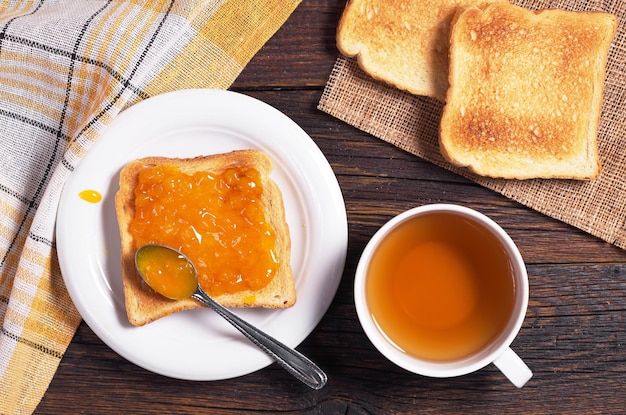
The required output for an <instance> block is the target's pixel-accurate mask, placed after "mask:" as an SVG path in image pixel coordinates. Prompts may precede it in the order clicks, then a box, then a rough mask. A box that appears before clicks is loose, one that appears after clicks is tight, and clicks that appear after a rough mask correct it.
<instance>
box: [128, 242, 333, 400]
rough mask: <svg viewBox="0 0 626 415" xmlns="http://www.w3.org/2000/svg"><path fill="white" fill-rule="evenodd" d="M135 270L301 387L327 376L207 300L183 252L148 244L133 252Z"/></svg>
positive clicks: (321, 381) (321, 384)
mask: <svg viewBox="0 0 626 415" xmlns="http://www.w3.org/2000/svg"><path fill="white" fill-rule="evenodd" d="M135 268H136V269H137V272H138V273H139V275H140V276H141V278H143V280H144V281H145V282H146V283H147V284H148V285H149V286H150V287H151V288H152V289H153V290H154V291H156V292H157V293H159V294H161V295H163V296H164V297H167V298H170V299H173V300H181V299H183V298H194V299H195V300H197V301H199V302H200V303H201V304H203V305H205V306H206V307H209V308H211V309H212V310H214V311H215V312H217V313H218V314H219V315H220V316H222V317H223V318H224V319H225V320H226V321H228V322H229V323H230V324H232V325H233V326H234V327H235V328H236V329H237V330H239V331H240V332H241V333H242V334H243V335H244V336H245V337H246V338H247V339H248V340H250V341H251V342H252V343H253V344H254V345H256V346H257V347H258V348H259V349H261V350H262V351H263V352H265V353H266V354H267V355H269V356H270V357H271V358H272V359H273V360H274V361H276V363H278V364H279V365H280V366H282V367H283V368H284V369H286V370H287V371H288V372H289V373H291V374H292V375H293V376H295V377H296V378H297V379H298V380H300V381H301V382H302V383H304V384H305V385H307V386H309V387H311V388H313V389H316V390H317V389H321V388H323V387H324V385H325V384H326V382H327V380H328V377H327V376H326V373H324V372H323V371H322V370H321V369H320V368H319V367H318V366H317V365H316V364H315V363H313V362H312V361H311V360H310V359H308V358H307V357H306V356H304V355H303V354H301V353H300V352H298V351H296V350H294V349H292V348H290V347H288V346H286V345H285V344H283V343H281V342H280V341H278V340H276V339H275V338H273V337H272V336H270V335H269V334H267V333H265V332H263V331H262V330H260V329H258V328H257V327H255V326H253V325H251V324H250V323H248V322H247V321H245V320H243V319H241V318H240V317H239V316H237V315H236V314H234V313H232V312H231V311H230V310H228V309H227V308H225V307H224V306H222V305H221V304H219V303H218V302H217V301H215V300H214V299H213V298H211V297H210V296H209V295H208V294H207V293H206V292H205V291H204V290H203V289H202V287H200V284H198V274H197V272H196V268H195V267H194V265H193V263H192V262H191V261H190V260H189V258H187V257H186V256H185V255H184V254H183V253H181V252H179V251H177V250H175V249H173V248H170V247H168V246H165V245H159V244H148V245H143V246H141V247H140V248H139V249H138V250H137V252H136V253H135Z"/></svg>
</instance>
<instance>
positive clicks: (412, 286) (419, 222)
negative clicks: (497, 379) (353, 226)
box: [354, 204, 532, 387]
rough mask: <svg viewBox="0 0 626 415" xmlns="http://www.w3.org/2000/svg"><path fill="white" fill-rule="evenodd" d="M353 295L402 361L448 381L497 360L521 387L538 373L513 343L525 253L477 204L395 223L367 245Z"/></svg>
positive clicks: (418, 212) (385, 346)
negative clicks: (477, 209)
mask: <svg viewBox="0 0 626 415" xmlns="http://www.w3.org/2000/svg"><path fill="white" fill-rule="evenodd" d="M354 291H355V292H354V294H355V305H356V309H357V314H358V316H359V320H360V322H361V325H362V326H363V329H364V330H365V333H366V334H367V336H368V337H369V339H370V340H371V341H372V343H373V344H374V346H375V347H376V348H377V349H378V350H379V351H380V352H381V353H382V354H383V355H384V356H385V357H387V358H388V359H389V360H391V361H392V362H394V363H396V364H397V365H399V366H400V367H403V368H405V369H407V370H409V371H411V372H414V373H418V374H421V375H425V376H432V377H450V376H459V375H464V374H467V373H470V372H473V371H476V370H478V369H480V368H482V367H484V366H486V365H487V364H489V363H492V362H493V363H494V364H495V365H496V366H497V367H498V368H499V369H500V370H501V371H502V372H503V373H504V374H505V375H506V376H507V377H508V378H509V379H510V380H511V382H512V383H513V384H515V385H516V386H517V387H522V386H523V385H524V384H525V383H526V382H527V381H528V380H529V379H530V377H531V376H532V372H531V371H530V369H529V368H528V367H527V366H526V364H525V363H524V362H523V361H522V360H521V359H520V358H519V357H518V356H517V355H516V354H515V353H514V352H513V351H512V350H511V348H510V344H511V343H512V341H513V340H514V338H515V336H516V335H517V333H518V331H519V329H520V327H521V325H522V322H523V320H524V316H525V314H526V308H527V305H528V276H527V274H526V268H525V266H524V262H523V259H522V257H521V255H520V253H519V251H518V249H517V247H516V246H515V244H514V243H513V241H512V240H511V238H510V237H509V236H508V235H507V234H506V232H504V230H503V229H502V228H501V227H500V226H499V225H497V224H496V223H495V222H494V221H492V220H491V219H489V218H488V217H486V216H485V215H483V214H481V213H479V212H477V211H475V210H472V209H469V208H466V207H462V206H457V205H448V204H433V205H425V206H421V207H417V208H414V209H411V210H409V211H406V212H404V213H402V214H400V215H398V216H396V217H395V218H393V219H392V220H390V221H389V222H388V223H386V224H385V225H384V226H383V227H382V228H381V229H380V230H379V231H378V232H377V233H376V234H375V235H374V236H373V237H372V239H371V240H370V242H369V243H368V245H367V246H366V248H365V250H364V251H363V254H362V256H361V259H360V261H359V264H358V267H357V272H356V278H355V287H354Z"/></svg>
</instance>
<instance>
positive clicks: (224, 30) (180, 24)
mask: <svg viewBox="0 0 626 415" xmlns="http://www.w3.org/2000/svg"><path fill="white" fill-rule="evenodd" d="M299 3H300V0H204V1H203V0H178V1H177V0H163V1H157V0H153V1H149V0H144V1H132V0H126V1H124V0H109V1H105V0H39V1H36V0H13V1H1V0H0V143H1V146H2V148H1V151H0V257H1V262H0V323H1V325H2V328H1V331H0V413H2V414H27V413H32V412H33V411H34V409H35V408H36V406H37V404H38V403H39V401H40V400H41V397H42V396H43V394H44V393H45V391H46V389H47V388H48V385H49V383H50V381H51V379H52V377H53V376H54V373H55V371H56V369H57V367H58V364H59V361H60V360H61V358H62V356H63V353H64V352H65V350H66V348H67V346H68V344H69V343H70V341H71V339H72V337H73V335H74V332H75V330H76V328H77V326H78V324H79V323H80V320H81V319H80V315H79V314H78V312H77V310H76V309H75V308H74V306H73V304H72V301H71V299H70V297H69V295H68V293H67V291H66V289H65V286H64V283H63V279H62V277H61V273H60V270H59V266H58V263H57V259H56V250H55V241H54V225H55V218H56V210H57V204H58V201H59V198H60V194H61V189H62V187H63V184H64V182H65V180H66V179H67V177H68V176H69V175H70V174H71V172H72V171H73V169H74V168H75V167H76V165H77V163H79V161H80V160H81V158H82V156H83V155H84V154H85V153H86V152H87V151H88V150H89V148H90V146H91V144H92V143H93V142H95V141H96V140H97V139H98V137H99V136H100V135H101V133H102V131H103V130H104V129H105V128H106V127H107V125H109V124H110V123H111V121H112V120H113V119H114V118H115V116H116V115H117V114H118V113H119V112H120V111H122V110H123V109H124V108H127V107H128V106H130V105H132V104H133V103H136V102H138V101H140V100H142V99H145V98H148V97H150V96H153V95H156V94H160V93H163V92H167V91H172V90H179V89H186V88H220V89H226V88H228V87H229V86H230V85H231V83H232V82H233V81H234V80H235V78H236V77H237V76H238V74H239V73H240V72H241V70H242V69H243V67H244V66H245V65H246V64H247V63H248V61H249V60H250V59H251V58H252V56H254V54H255V53H256V52H257V51H258V50H259V49H260V48H261V46H262V45H263V44H264V43H265V42H266V41H267V40H268V39H269V38H270V37H271V36H272V35H273V34H274V33H275V31H276V30H277V29H278V28H279V27H280V26H281V25H282V24H283V23H284V21H285V20H286V19H287V18H288V17H289V15H290V14H291V12H292V11H293V10H294V9H295V8H296V7H297V5H298V4H299Z"/></svg>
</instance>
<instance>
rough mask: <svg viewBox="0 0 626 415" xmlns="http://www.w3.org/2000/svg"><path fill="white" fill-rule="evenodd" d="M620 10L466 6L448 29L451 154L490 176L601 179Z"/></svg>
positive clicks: (446, 119)
mask: <svg viewBox="0 0 626 415" xmlns="http://www.w3.org/2000/svg"><path fill="white" fill-rule="evenodd" d="M616 29H617V19H616V17H615V16H613V15H611V14H608V13H601V12H574V11H565V10H555V9H553V10H543V11H538V12H533V11H530V10H527V9H524V8H521V7H518V6H515V5H510V4H503V3H498V4H492V5H489V6H488V7H486V8H485V9H484V11H483V10H480V9H479V8H477V7H470V8H467V9H466V10H463V11H460V12H459V13H458V14H457V16H456V17H455V20H454V21H453V28H452V31H451V34H450V88H449V90H448V94H447V99H446V105H445V107H444V110H443V114H442V119H441V125H440V147H441V152H442V154H443V155H444V157H445V158H447V159H448V160H449V161H451V162H452V163H454V164H456V165H459V166H467V167H468V168H469V169H470V170H471V171H473V172H475V173H477V174H479V175H484V176H490V177H500V178H515V179H529V178H568V179H594V178H597V177H598V175H599V174H600V162H599V158H598V146H597V130H598V123H599V119H600V112H601V107H602V93H603V88H604V78H605V70H606V63H607V56H608V50H609V47H610V44H611V41H612V39H613V37H614V36H615V33H616Z"/></svg>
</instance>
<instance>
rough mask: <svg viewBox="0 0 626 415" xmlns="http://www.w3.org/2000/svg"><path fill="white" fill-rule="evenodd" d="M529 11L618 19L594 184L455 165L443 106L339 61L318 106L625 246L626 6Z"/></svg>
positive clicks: (566, 4)
mask: <svg viewBox="0 0 626 415" xmlns="http://www.w3.org/2000/svg"><path fill="white" fill-rule="evenodd" d="M515 3H516V4H518V5H520V6H524V7H526V8H529V9H534V10H536V9H542V8H561V9H566V10H601V11H606V12H610V13H613V14H615V15H617V16H618V18H619V27H618V33H617V35H616V37H615V40H614V41H613V44H612V46H611V49H610V51H609V60H608V63H607V77H606V83H605V91H604V103H603V110H602V118H601V121H600V126H599V132H598V141H599V151H600V160H601V163H602V174H601V176H600V178H599V179H597V180H595V181H590V182H585V181H573V180H544V179H537V180H526V181H522V180H504V179H490V178H484V177H480V176H477V175H474V174H472V173H471V172H469V171H467V170H465V169H463V168H457V167H455V166H452V165H451V164H449V163H448V162H446V161H445V160H444V159H443V158H442V156H441V154H440V153H439V144H438V129H439V119H440V116H441V111H442V109H443V104H442V103H440V102H438V101H435V100H433V99H430V98H425V97H418V96H414V95H411V94H408V93H405V92H402V91H399V90H397V89H395V88H393V87H389V86H387V85H385V84H383V83H380V82H377V81H375V80H373V79H372V78H370V77H369V76H368V75H367V74H365V73H364V72H362V71H361V70H360V69H359V67H358V65H357V64H356V61H355V60H352V59H347V58H344V57H342V56H340V57H339V58H338V59H337V62H336V63H335V67H334V68H333V70H332V73H331V75H330V78H329V80H328V83H327V85H326V88H325V90H324V93H323V94H322V97H321V99H320V102H319V106H318V108H319V109H320V110H322V111H324V112H327V113H328V114H330V115H332V116H334V117H336V118H338V119H341V120H343V121H345V122H346V123H348V124H350V125H353V126H355V127H356V128H358V129H360V130H363V131H365V132H368V133H370V134H372V135H374V136H376V137H378V138H380V139H382V140H384V141H387V142H389V143H391V144H393V145H395V146H397V147H400V148H402V149H404V150H406V151H408V152H410V153H413V154H415V155H417V156H419V157H422V158H424V159H426V160H428V161H430V162H432V163H434V164H437V165H439V166H442V167H445V168H446V169H449V170H451V171H454V172H456V173H459V174H461V175H463V176H466V177H468V178H470V179H471V180H474V181H475V182H477V183H479V184H481V185H482V186H485V187H487V188H489V189H492V190H495V191H497V192H499V193H501V194H503V195H505V196H507V197H509V198H511V199H513V200H516V201H518V202H520V203H522V204H524V205H526V206H528V207H531V208H533V209H536V210H537V211H539V212H542V213H544V214H546V215H548V216H551V217H553V218H556V219H559V220H561V221H563V222H566V223H568V224H570V225H573V226H575V227H577V228H579V229H582V230H583V231H585V232H588V233H590V234H592V235H595V236H597V237H599V238H602V239H603V240H605V241H607V242H609V243H612V244H615V245H617V246H619V247H621V248H623V249H626V73H625V62H626V29H625V26H626V1H625V0H617V1H613V2H611V1H606V2H605V1H602V0H601V1H597V2H593V1H585V2H582V3H577V2H575V1H573V0H563V1H541V0H539V1H532V0H526V1H515Z"/></svg>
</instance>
